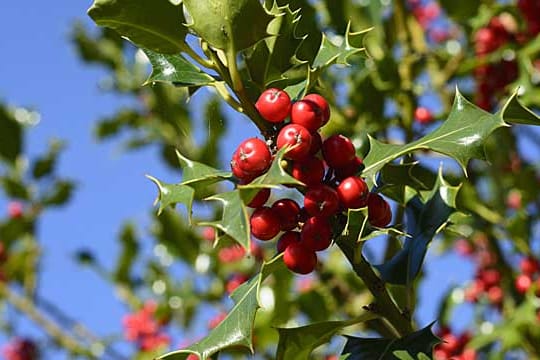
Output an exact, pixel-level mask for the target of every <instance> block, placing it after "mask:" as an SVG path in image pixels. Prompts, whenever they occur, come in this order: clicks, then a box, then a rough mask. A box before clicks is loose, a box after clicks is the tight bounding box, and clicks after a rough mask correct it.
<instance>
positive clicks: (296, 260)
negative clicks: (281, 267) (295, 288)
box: [283, 243, 317, 274]
mask: <svg viewBox="0 0 540 360" xmlns="http://www.w3.org/2000/svg"><path fill="white" fill-rule="evenodd" d="M283 262H284V263H285V265H286V266H287V267H288V268H289V270H291V271H293V272H295V273H297V274H309V273H310V272H312V271H313V270H314V269H315V266H317V255H316V254H315V252H314V251H313V250H311V249H308V248H307V247H306V246H304V245H303V244H302V243H296V244H291V245H289V246H288V247H287V248H286V249H285V252H284V254H283Z"/></svg>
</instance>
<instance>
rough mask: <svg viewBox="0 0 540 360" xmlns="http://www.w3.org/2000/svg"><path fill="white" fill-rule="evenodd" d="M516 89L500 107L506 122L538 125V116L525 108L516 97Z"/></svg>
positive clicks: (539, 120)
mask: <svg viewBox="0 0 540 360" xmlns="http://www.w3.org/2000/svg"><path fill="white" fill-rule="evenodd" d="M517 94H518V90H516V91H515V92H514V93H513V94H512V96H510V99H509V100H508V101H507V102H506V104H505V105H504V107H503V108H502V109H501V112H502V116H503V117H504V119H505V120H506V121H508V122H511V123H515V124H525V125H540V117H539V116H538V115H537V114H535V113H534V112H532V111H531V110H530V109H527V108H526V107H525V106H524V105H523V104H522V103H521V102H520V101H519V99H518V95H517Z"/></svg>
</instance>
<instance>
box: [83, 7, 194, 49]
mask: <svg viewBox="0 0 540 360" xmlns="http://www.w3.org/2000/svg"><path fill="white" fill-rule="evenodd" d="M88 15H89V16H90V17H91V18H92V19H93V20H94V21H95V22H96V24H98V25H99V26H106V27H109V28H112V29H114V30H115V31H117V32H118V33H119V34H120V35H122V36H124V37H126V38H128V39H129V40H130V41H132V42H133V43H135V44H136V45H137V46H140V47H142V48H145V49H150V50H153V51H156V52H159V53H164V54H174V53H178V52H180V50H181V49H182V47H183V46H184V39H185V37H186V34H187V28H186V27H185V26H183V25H182V24H183V23H185V19H184V13H183V11H182V6H177V5H174V4H172V3H171V2H169V1H167V0H155V1H151V2H149V1H145V0H135V1H133V0H95V1H94V3H93V4H92V6H91V7H90V8H89V9H88Z"/></svg>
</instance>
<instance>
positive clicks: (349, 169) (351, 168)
mask: <svg viewBox="0 0 540 360" xmlns="http://www.w3.org/2000/svg"><path fill="white" fill-rule="evenodd" d="M363 167H364V163H363V161H362V158H360V157H358V156H355V157H354V159H353V160H352V161H351V162H350V163H348V164H347V165H345V166H343V167H340V168H336V169H334V173H335V174H336V177H337V178H338V179H340V180H343V179H345V178H348V177H349V176H356V175H358V173H359V172H360V171H361V170H362V168H363Z"/></svg>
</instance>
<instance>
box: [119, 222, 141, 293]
mask: <svg viewBox="0 0 540 360" xmlns="http://www.w3.org/2000/svg"><path fill="white" fill-rule="evenodd" d="M119 242H120V246H121V250H120V255H119V257H118V260H117V261H116V268H115V270H114V273H113V278H114V280H115V281H117V282H123V283H130V282H131V267H132V266H133V263H134V262H135V260H136V258H137V254H138V253H139V241H138V239H137V233H136V230H135V226H134V225H133V224H131V223H126V224H124V226H123V227H122V230H121V232H120V236H119Z"/></svg>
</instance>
